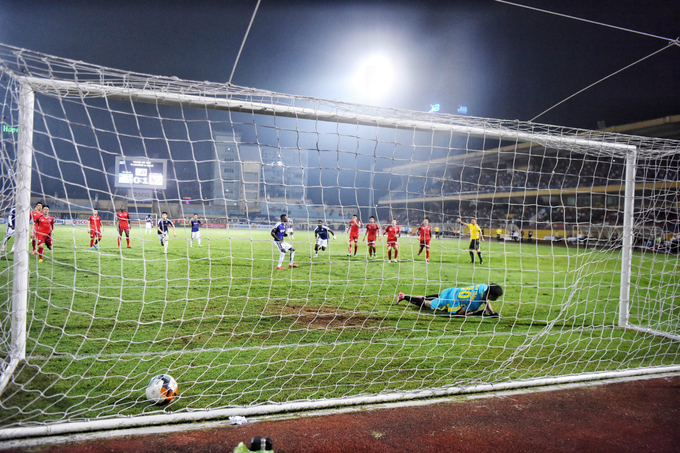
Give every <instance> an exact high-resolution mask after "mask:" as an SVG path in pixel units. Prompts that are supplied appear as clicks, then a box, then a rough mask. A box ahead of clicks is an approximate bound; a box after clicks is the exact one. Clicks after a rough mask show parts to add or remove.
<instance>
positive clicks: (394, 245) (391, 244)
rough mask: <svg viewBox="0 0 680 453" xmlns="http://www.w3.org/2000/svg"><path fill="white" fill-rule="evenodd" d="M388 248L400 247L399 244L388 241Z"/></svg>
mask: <svg viewBox="0 0 680 453" xmlns="http://www.w3.org/2000/svg"><path fill="white" fill-rule="evenodd" d="M387 246H388V247H394V248H397V247H399V243H397V241H394V242H390V241H387Z"/></svg>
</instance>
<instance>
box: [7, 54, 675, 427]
mask: <svg viewBox="0 0 680 453" xmlns="http://www.w3.org/2000/svg"><path fill="white" fill-rule="evenodd" d="M0 71H1V77H0V93H1V94H2V98H3V100H4V102H3V105H2V118H3V119H2V123H3V132H2V150H1V153H0V166H1V167H2V176H1V179H0V190H2V198H1V200H0V211H2V216H3V217H4V218H5V219H8V218H9V212H10V209H12V208H15V209H16V213H17V215H16V220H15V230H14V236H13V237H12V238H10V239H9V240H8V243H7V245H8V248H7V250H6V251H5V252H3V253H2V256H1V261H0V326H1V329H0V353H1V354H0V355H1V360H2V362H1V366H2V378H1V379H0V388H1V389H2V394H1V395H0V407H2V411H1V413H0V425H1V427H2V429H0V437H3V438H7V437H11V436H17V435H31V434H34V433H39V432H46V431H44V430H46V429H50V430H51V431H50V432H55V430H56V429H57V427H61V428H59V429H63V430H68V429H70V428H68V427H69V426H75V425H77V426H79V429H93V428H92V427H94V426H105V425H102V424H99V423H100V422H101V423H104V422H108V423H109V425H106V426H122V424H123V422H126V421H129V420H138V421H139V420H141V421H139V423H143V420H148V418H145V416H149V415H163V416H164V417H165V418H161V419H162V420H167V421H173V420H175V421H176V420H183V419H198V418H206V417H211V416H225V415H229V414H232V415H247V414H254V413H266V412H271V411H275V410H286V409H291V408H301V407H323V406H332V405H342V404H357V403H361V402H370V401H389V400H397V399H407V398H416V397H422V396H431V395H446V394H452V393H457V392H465V391H479V390H488V389H498V388H510V387H512V386H521V385H539V384H544V383H549V382H563V381H564V382H566V381H569V380H583V379H596V378H599V377H609V376H618V375H625V374H641V373H652V372H659V371H664V370H666V371H667V370H678V369H680V356H679V352H680V348H679V344H680V325H679V320H680V304H679V302H678V300H680V270H679V269H678V255H677V253H678V242H677V234H678V232H679V231H678V228H679V223H678V222H679V220H678V206H679V205H678V203H679V202H680V200H679V199H678V184H679V179H678V174H679V173H680V143H679V142H677V141H672V140H662V139H656V138H645V137H639V136H629V135H622V134H616V133H610V132H605V131H589V130H577V129H569V128H564V127H558V126H549V125H542V124H535V123H526V122H520V121H503V120H494V119H488V118H473V117H465V116H454V115H447V114H433V113H424V112H414V111H405V110H398V109H387V108H378V107H369V106H363V105H352V104H346V103H341V102H335V101H327V100H322V99H313V98H307V97H301V96H291V95H284V94H280V93H273V92H268V91H263V90H257V89H251V88H244V87H237V86H228V85H225V84H216V83H208V82H193V81H186V80H179V79H177V78H170V77H157V76H150V75H144V74H136V73H130V72H124V71H119V70H115V69H109V68H104V67H100V66H95V65H90V64H86V63H82V62H75V61H70V60H65V59H62V58H56V57H51V56H47V55H42V54H38V53H34V52H30V51H27V50H24V49H18V48H13V47H9V46H0ZM38 201H40V202H42V203H44V204H45V205H48V206H49V213H48V214H45V215H44V216H43V218H41V219H46V218H47V217H46V216H47V215H49V216H51V217H53V218H54V221H55V226H54V231H53V233H52V236H51V239H52V248H51V249H49V248H48V247H46V244H43V243H41V242H45V241H44V240H43V241H41V240H38V241H37V242H38V244H37V251H36V254H32V251H33V243H32V241H31V239H30V236H31V234H32V231H33V229H34V227H35V225H34V224H33V222H30V221H29V218H30V217H31V215H30V212H31V211H32V210H33V209H34V208H35V204H36V203H37V202H38ZM95 209H96V210H97V214H98V216H99V217H100V220H101V228H98V229H97V231H95V232H94V233H92V227H90V226H89V225H90V223H89V220H88V219H90V216H93V215H94V210H95ZM282 214H286V215H287V216H288V218H287V219H286V221H287V222H290V223H291V224H292V228H293V229H294V232H295V234H294V235H292V236H291V235H289V236H287V237H285V238H284V240H285V241H286V242H288V243H289V244H290V245H291V246H292V247H293V249H291V251H293V250H294V253H291V251H288V252H287V253H286V255H285V259H284V260H283V261H279V258H280V250H279V248H278V247H277V246H276V245H275V244H274V242H273V241H272V235H271V231H272V228H274V226H275V224H276V223H277V222H279V221H280V220H281V215H282ZM125 215H129V219H128V220H126V217H125ZM194 215H195V216H194ZM353 215H357V217H358V220H359V221H360V222H361V223H362V224H361V228H360V231H359V237H358V243H357V245H355V243H354V242H353V241H352V237H351V234H350V226H349V224H350V221H351V220H352V216H353ZM147 217H149V218H150V219H151V220H152V221H151V227H150V228H149V230H150V231H148V230H147V229H146V219H147ZM164 217H166V218H167V219H169V220H170V221H172V225H169V224H168V225H167V226H166V229H167V235H160V234H159V225H161V222H162V220H163V218H164ZM194 217H195V218H196V220H198V221H200V225H199V224H197V223H196V222H193V223H192V219H194ZM371 217H373V218H374V220H375V223H377V224H378V226H379V228H380V233H379V235H378V238H377V240H376V244H375V256H373V257H369V256H368V247H367V242H368V241H367V240H366V239H364V238H365V226H366V224H368V223H370V221H371V220H370V218H371ZM425 218H427V219H428V221H429V226H430V227H431V228H432V231H431V237H430V238H429V239H428V238H426V237H423V241H425V242H428V243H429V245H428V246H426V247H424V248H421V236H420V232H421V231H420V230H418V227H419V226H421V224H423V222H424V219H425ZM473 219H474V220H475V221H476V223H477V225H479V227H480V228H481V232H482V235H481V238H480V242H479V250H478V252H479V253H477V250H476V248H475V247H474V245H475V244H474V243H473V244H472V245H473V250H472V251H471V250H470V247H471V242H472V241H471V230H470V225H471V224H472V223H473V222H472V220H473ZM319 222H321V223H322V224H323V225H324V226H326V227H328V228H329V229H330V230H332V234H329V236H328V241H327V246H325V247H319V248H318V250H317V247H316V244H317V238H316V235H315V232H314V230H315V228H316V227H317V225H318V223H319ZM393 222H395V223H396V226H397V227H398V228H399V229H400V237H399V238H398V239H397V242H398V246H399V252H398V256H394V255H393V254H392V253H393V250H392V249H390V250H389V251H388V247H387V246H388V242H389V239H388V238H386V237H385V236H384V231H385V229H386V227H387V226H389V225H391V224H392V223H393ZM37 224H38V225H37V226H38V227H41V228H42V226H43V225H44V224H45V222H44V221H43V220H38V222H37ZM126 225H127V228H126ZM290 227H291V226H290V225H289V226H288V228H290ZM161 230H163V228H161ZM192 230H194V231H192ZM5 231H6V226H3V227H2V229H1V230H0V235H2V236H3V238H4V236H5ZM289 231H290V230H289ZM99 232H100V233H101V239H99V238H98V237H97V233H99ZM196 233H198V235H197V234H196ZM472 233H473V234H474V231H472ZM93 236H94V237H93ZM198 236H200V238H199V237H198ZM36 237H38V238H40V235H39V234H38V235H36ZM45 237H46V236H45ZM43 239H44V237H43ZM91 239H92V242H91ZM96 239H99V240H98V242H97V240H96ZM119 244H120V245H119ZM426 245H427V244H426ZM95 246H96V248H95ZM11 247H14V249H13V252H11V253H10V249H11ZM41 249H42V252H41V251H40V250H41ZM388 253H389V258H390V260H388ZM41 256H42V261H40V257H41ZM395 259H396V260H397V262H394V260H395ZM471 261H474V264H472V263H471ZM480 261H481V262H480ZM279 263H281V264H282V266H281V267H282V269H277V267H278V265H279ZM291 265H295V266H297V267H289V266H291ZM490 283H496V284H498V285H500V287H501V288H502V290H503V295H502V297H500V298H499V299H498V300H496V301H493V302H491V306H492V308H493V311H494V312H496V313H499V314H500V318H494V317H490V316H489V312H485V313H484V315H483V316H452V315H455V314H456V313H458V310H456V311H452V312H449V311H448V310H447V309H444V310H433V309H430V308H427V307H426V306H423V307H420V308H419V307H417V306H416V305H415V304H412V303H408V301H402V302H401V303H399V304H396V303H395V302H397V299H398V296H399V293H405V294H407V295H411V296H428V295H435V294H440V293H442V292H443V291H444V290H446V289H447V288H451V287H457V288H465V287H469V286H471V285H488V284H490ZM477 288H481V291H482V293H483V289H484V287H477ZM482 293H480V294H482ZM414 300H415V299H414ZM481 307H482V308H483V307H484V305H481ZM162 373H164V374H169V375H171V376H172V377H174V378H175V379H176V381H177V383H178V385H179V397H178V398H176V399H175V400H174V401H173V402H172V403H171V404H169V405H166V406H156V405H153V404H152V403H151V402H149V401H147V400H146V397H145V387H146V385H147V383H148V382H149V380H150V378H151V377H153V376H155V375H158V374H162ZM258 411H259V412H258ZM192 417H193V418H192ZM86 420H89V421H92V420H96V422H97V423H93V422H90V423H89V424H87V425H86V426H85V425H84V424H83V423H79V422H83V421H86ZM154 420H158V419H157V418H154ZM130 423H133V422H130ZM84 426H85V427H84ZM31 429H34V431H31ZM41 429H42V430H43V431H40V430H41ZM22 430H23V431H22ZM17 433H19V434H17ZM21 433H23V434H21ZM26 433H29V434H26Z"/></svg>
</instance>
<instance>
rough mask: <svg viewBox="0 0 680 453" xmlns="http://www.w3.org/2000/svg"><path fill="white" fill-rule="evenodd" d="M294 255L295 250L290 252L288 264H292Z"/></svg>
mask: <svg viewBox="0 0 680 453" xmlns="http://www.w3.org/2000/svg"><path fill="white" fill-rule="evenodd" d="M294 256H295V251H291V252H290V264H293V257H294Z"/></svg>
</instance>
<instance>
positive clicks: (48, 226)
mask: <svg viewBox="0 0 680 453" xmlns="http://www.w3.org/2000/svg"><path fill="white" fill-rule="evenodd" d="M35 230H36V233H35V237H36V242H37V243H38V262H40V263H42V260H43V246H42V245H43V244H45V245H46V246H47V248H48V249H50V250H52V232H53V231H54V218H53V217H52V216H50V207H49V206H47V205H44V206H43V208H42V215H41V216H40V217H38V222H37V224H36V227H35Z"/></svg>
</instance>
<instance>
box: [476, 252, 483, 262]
mask: <svg viewBox="0 0 680 453" xmlns="http://www.w3.org/2000/svg"><path fill="white" fill-rule="evenodd" d="M477 256H478V257H479V262H480V263H481V262H482V261H484V260H483V259H482V252H477Z"/></svg>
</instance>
